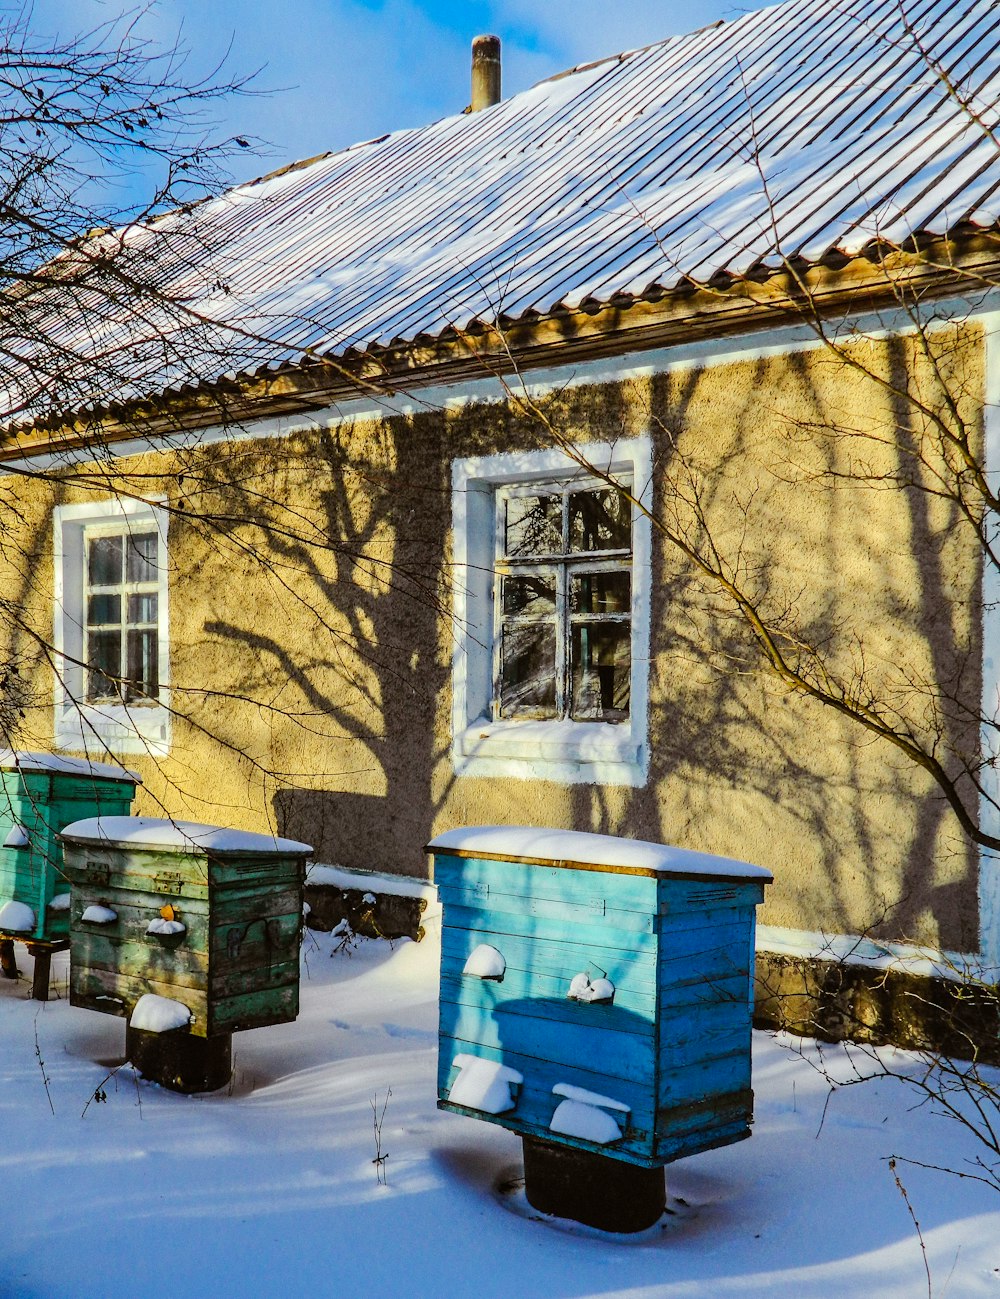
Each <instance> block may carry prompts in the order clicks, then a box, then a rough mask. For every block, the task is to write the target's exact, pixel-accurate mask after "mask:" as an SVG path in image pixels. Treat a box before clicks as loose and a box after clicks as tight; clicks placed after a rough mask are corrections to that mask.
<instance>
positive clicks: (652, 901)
mask: <svg viewBox="0 0 1000 1299" xmlns="http://www.w3.org/2000/svg"><path fill="white" fill-rule="evenodd" d="M434 883H435V884H436V885H437V887H438V888H439V889H441V888H462V889H472V890H474V891H476V892H478V893H480V894H481V895H482V896H484V897H489V898H490V905H491V906H492V905H493V900H494V899H497V898H501V897H503V896H504V895H507V896H509V897H511V898H515V899H516V898H520V899H522V900H524V899H527V898H547V899H549V900H550V901H557V902H578V903H582V904H583V905H586V906H591V905H593V904H594V903H595V901H596V900H599V899H602V898H606V899H607V900H608V903H609V905H613V906H615V907H618V908H620V909H621V910H624V911H638V912H641V913H642V914H643V915H648V914H649V913H650V912H654V911H655V910H656V906H657V880H656V879H655V878H653V877H652V876H648V875H614V874H609V873H607V872H605V871H584V870H565V869H561V868H557V867H553V866H535V865H526V864H524V863H521V862H504V861H483V860H482V859H480V858H476V857H465V858H460V857H445V856H438V857H435V860H434Z"/></svg>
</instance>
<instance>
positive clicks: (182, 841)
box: [60, 816, 312, 857]
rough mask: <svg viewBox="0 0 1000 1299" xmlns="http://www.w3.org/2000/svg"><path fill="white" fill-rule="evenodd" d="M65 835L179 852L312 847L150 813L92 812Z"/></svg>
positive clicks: (298, 851) (296, 852) (295, 851)
mask: <svg viewBox="0 0 1000 1299" xmlns="http://www.w3.org/2000/svg"><path fill="white" fill-rule="evenodd" d="M60 837H61V838H63V839H69V840H70V841H72V842H74V843H105V844H107V843H112V844H119V843H122V844H130V845H131V846H132V847H134V848H156V849H166V850H168V851H170V850H173V851H175V852H189V853H198V852H210V853H213V854H215V853H234V854H246V855H249V854H253V855H254V856H256V855H258V854H260V853H274V854H276V855H277V854H280V855H282V856H295V857H307V856H309V855H310V854H311V853H312V848H311V847H310V846H309V844H307V843H298V842H297V841H296V840H294V839H276V838H273V837H272V836H271V835H267V834H252V833H250V832H248V831H246V830H227V829H224V828H222V827H221V826H217V825H199V824H198V823H197V822H196V821H167V820H157V819H156V818H154V817H149V816H92V817H88V818H87V819H86V820H83V821H74V822H73V823H72V825H68V826H66V828H65V829H64V830H63V831H62V833H61V835H60Z"/></svg>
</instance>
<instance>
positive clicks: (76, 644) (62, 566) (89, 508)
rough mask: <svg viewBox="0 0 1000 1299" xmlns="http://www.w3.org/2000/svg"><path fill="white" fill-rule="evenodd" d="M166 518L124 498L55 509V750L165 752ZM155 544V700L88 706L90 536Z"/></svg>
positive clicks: (167, 714)
mask: <svg viewBox="0 0 1000 1299" xmlns="http://www.w3.org/2000/svg"><path fill="white" fill-rule="evenodd" d="M167 521H168V514H167V511H166V510H164V509H162V508H161V507H160V506H158V505H156V504H152V503H149V502H146V501H136V500H132V499H130V498H127V497H122V498H120V499H119V498H111V499H109V500H105V501H88V502H85V503H83V504H80V505H59V506H57V507H56V509H55V511H54V515H53V527H54V533H55V535H54V552H55V553H54V558H55V580H54V610H53V647H54V650H55V669H56V671H55V691H54V703H55V735H54V738H55V746H56V748H57V749H71V750H82V751H84V752H85V753H87V754H90V755H93V756H97V755H99V753H100V752H101V751H108V752H111V753H149V754H154V755H158V756H162V755H164V754H166V753H168V752H169V750H170V739H171V725H170V698H169V691H168V688H167V683H168V681H169V653H168V651H169V645H170V629H169V609H168V602H167ZM150 529H153V530H155V532H156V534H157V537H158V539H159V540H158V546H157V567H158V571H159V581H158V585H157V611H158V620H157V646H158V648H157V657H158V665H159V680H160V688H159V698H158V699H156V700H134V701H132V702H130V703H125V702H123V701H116V700H109V699H102V700H95V701H88V700H87V699H86V683H87V668H86V665H85V663H84V653H85V640H86V633H85V628H84V603H83V602H84V590H85V585H86V583H85V567H84V566H85V563H86V536H87V534H88V532H92V531H100V532H104V533H107V532H112V531H116V530H117V531H121V532H123V533H124V532H136V533H139V532H148V531H150Z"/></svg>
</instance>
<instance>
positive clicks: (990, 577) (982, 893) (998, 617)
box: [979, 311, 1000, 965]
mask: <svg viewBox="0 0 1000 1299" xmlns="http://www.w3.org/2000/svg"><path fill="white" fill-rule="evenodd" d="M982 324H983V329H984V332H985V337H986V348H985V351H986V356H985V373H986V391H985V393H984V394H983V403H984V404H983V443H984V459H985V462H986V474H987V477H988V478H989V480H990V481H991V482H992V483H994V484H995V483H996V482H997V480H998V478H1000V311H997V312H992V313H991V314H989V315H987V316H984V317H983V318H982ZM994 535H996V536H997V538H998V540H1000V521H998V523H997V525H996V532H995V534H994ZM982 594H983V628H982V636H983V698H982V710H983V717H984V719H985V718H989V717H995V718H998V719H1000V573H998V572H997V570H996V569H995V568H993V567H992V566H991V565H990V564H988V563H984V564H983V593H982ZM998 739H1000V734H998V731H997V728H996V727H995V726H989V725H986V724H985V722H984V724H983V727H982V735H981V739H980V743H981V745H982V749H983V754H984V756H985V755H986V754H995V752H996V747H997V743H998ZM983 782H984V784H985V785H986V788H987V789H988V791H989V795H990V798H992V799H994V800H1000V772H998V770H997V768H996V767H986V768H984V771H983ZM979 819H980V825H981V826H982V828H983V829H984V830H986V831H988V832H989V833H991V834H994V835H996V834H1000V810H998V809H997V807H996V805H995V803H991V802H990V801H989V800H988V799H986V798H983V799H981V800H980V814H979ZM979 947H980V951H981V953H982V956H983V960H984V961H985V962H986V963H987V964H990V965H1000V856H998V855H997V854H996V853H993V852H990V851H989V849H987V848H982V849H980V852H979Z"/></svg>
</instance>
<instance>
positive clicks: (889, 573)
mask: <svg viewBox="0 0 1000 1299" xmlns="http://www.w3.org/2000/svg"><path fill="white" fill-rule="evenodd" d="M484 51H485V53H486V54H487V55H489V56H492V47H480V52H481V53H482V52H484ZM491 98H492V96H491V95H490V94H487V95H486V101H487V102H486V104H485V106H482V105H481V104H480V103H477V104H476V105H475V109H476V111H472V112H466V113H464V114H463V113H459V114H457V115H456V116H454V117H450V118H447V119H445V120H443V121H440V122H437V123H434V124H432V125H430V126H427V127H424V128H421V129H418V130H405V131H400V132H398V133H395V134H392V135H389V136H386V137H384V138H382V139H378V140H373V141H370V142H368V143H366V144H361V145H359V146H357V147H356V148H351V149H347V150H345V151H343V152H341V153H336V154H330V155H324V156H322V157H319V158H315V159H312V160H310V161H308V162H303V163H299V164H296V165H293V166H291V167H287V168H285V169H283V170H281V171H278V172H275V173H274V174H272V175H270V176H267V177H264V178H263V179H261V180H259V181H255V182H253V183H249V184H244V185H240V186H237V187H236V188H235V189H233V190H231V191H230V192H228V193H227V194H224V195H222V196H221V197H219V198H217V199H213V200H209V201H205V202H202V203H200V204H196V205H194V206H192V207H189V208H185V209H182V210H179V211H176V212H172V213H169V214H167V215H165V216H162V217H159V218H157V219H156V220H153V221H150V222H149V223H147V224H146V225H143V226H141V227H136V228H132V229H129V230H128V231H124V232H123V231H112V232H105V233H104V234H95V235H94V236H93V238H92V240H91V241H90V243H89V244H87V245H85V246H84V247H83V248H82V249H77V250H75V252H74V254H73V257H71V258H70V259H69V260H68V261H67V266H66V270H65V277H66V280H67V283H69V284H70V285H71V286H74V287H76V289H77V291H76V292H75V293H74V294H73V295H72V298H71V300H70V299H68V298H67V297H66V296H65V294H64V296H63V297H60V296H59V295H60V291H61V290H60V286H59V284H55V285H53V286H50V287H48V288H47V289H46V291H45V293H43V294H41V295H40V297H39V302H38V304H37V307H36V309H37V310H38V311H39V312H41V313H45V312H51V311H57V312H59V313H60V314H59V322H60V323H59V331H61V333H60V337H61V338H62V339H63V340H64V343H65V347H64V350H63V351H62V352H61V353H60V360H59V364H58V365H56V364H54V363H53V362H52V360H51V357H48V358H47V357H45V356H41V357H39V356H35V355H29V356H28V357H27V358H26V359H25V362H24V364H23V366H21V367H20V368H18V367H15V366H11V367H9V369H8V372H7V374H6V375H5V379H4V384H5V400H6V404H7V408H8V410H16V411H17V412H18V416H17V419H16V421H14V422H11V423H9V424H8V431H7V433H6V434H5V435H4V437H3V439H2V440H0V456H2V458H3V461H4V462H5V465H6V469H7V474H6V477H5V478H4V480H3V482H2V484H0V490H2V491H3V493H4V497H3V506H2V508H3V510H4V517H5V522H4V544H3V546H2V547H0V562H2V563H3V564H5V565H6V576H5V577H4V579H3V580H4V590H5V591H6V593H7V595H8V598H9V599H11V600H12V601H14V602H15V603H16V604H17V606H18V607H19V608H20V609H21V610H22V611H23V613H22V614H21V615H19V617H18V618H17V619H15V620H14V622H13V626H12V630H11V632H10V636H11V644H10V646H9V647H8V657H11V658H12V659H13V661H15V662H16V663H17V664H18V665H19V674H18V681H19V682H21V683H22V685H21V687H20V688H22V689H23V690H24V691H26V694H25V697H24V700H23V708H24V714H25V715H24V718H23V721H22V724H21V731H20V733H19V735H18V737H17V740H18V743H19V744H21V745H22V746H23V747H42V746H46V745H48V746H53V745H54V746H55V747H56V748H57V749H59V750H65V751H67V752H70V753H82V754H91V755H92V756H95V757H96V756H99V755H104V754H106V753H108V752H110V753H112V754H114V755H121V756H127V758H128V762H129V765H130V766H134V767H135V768H136V769H138V770H139V771H140V772H141V774H142V777H143V782H144V783H143V786H142V795H141V808H140V810H149V811H152V810H153V809H154V808H156V809H158V810H159V809H166V810H167V811H168V812H169V813H170V814H172V815H175V816H178V817H185V818H189V819H194V820H201V821H205V820H208V821H213V820H214V821H218V822H223V823H229V824H236V825H238V826H240V827H241V828H246V829H248V830H259V829H269V828H270V829H273V830H275V831H277V832H279V833H281V834H283V835H287V836H290V837H293V838H296V839H301V840H305V841H307V842H310V843H312V844H313V845H315V848H316V854H317V860H318V861H319V862H321V863H327V864H330V865H338V866H343V867H348V868H360V869H369V870H375V871H380V872H388V873H392V874H396V875H402V876H412V877H417V878H420V877H422V876H424V874H425V872H426V869H427V867H426V864H425V859H424V855H423V852H422V848H423V845H424V844H425V843H426V842H427V840H428V839H429V838H430V836H431V835H432V834H433V833H436V832H438V831H441V830H445V829H448V828H450V827H453V826H459V825H463V824H477V823H484V824H490V823H509V824H525V825H535V824H537V825H552V826H556V827H563V828H575V829H582V830H597V831H603V832H607V833H612V834H620V835H626V836H634V837H639V838H643V839H652V840H657V841H662V842H668V843H674V844H679V845H681V846H684V847H689V848H695V849H700V850H704V851H708V852H712V853H717V854H722V855H725V856H730V857H735V858H739V859H741V860H747V861H750V862H754V863H758V864H761V865H765V866H767V867H768V868H769V869H771V870H773V872H774V875H775V884H774V887H773V888H772V889H771V891H770V893H769V896H768V899H767V903H766V905H765V907H764V908H763V910H762V912H761V916H760V920H761V924H760V927H759V930H758V937H757V945H758V959H759V964H760V968H761V970H762V971H763V974H764V975H765V976H767V977H769V978H770V979H771V980H772V987H778V988H779V989H780V990H781V991H783V992H784V993H785V994H787V995H786V998H785V1006H786V1012H785V1013H786V1014H787V1015H788V1016H789V1017H790V1019H791V1021H792V1022H795V1023H801V1024H804V1023H806V1022H807V1021H809V1020H810V1018H811V1017H817V1016H818V1017H819V1019H820V1020H821V1021H822V1027H823V1031H827V1032H833V1033H836V1032H838V1031H843V1030H844V1029H845V1027H847V1028H849V1029H850V1031H855V1030H856V1029H858V1025H857V1024H856V1023H854V1020H857V1019H858V1018H859V1017H860V1019H861V1020H862V1021H863V1023H862V1024H861V1030H864V1029H865V1026H867V1029H868V1030H870V1031H871V1032H872V1033H874V1034H876V1035H878V1034H884V1033H891V1034H893V1035H895V1037H896V1038H897V1039H898V1040H904V1041H911V1040H913V1041H916V1040H922V1039H921V1038H920V1033H921V1032H923V1031H924V1030H923V1029H920V1028H914V1027H912V1025H911V1024H910V1019H912V1014H911V1012H910V1011H907V1012H906V1013H905V1014H904V1015H903V1018H902V1020H898V1018H897V1020H896V1021H894V1023H893V1024H888V1020H889V1019H892V1017H893V1016H897V1017H898V1016H899V1015H900V1013H901V1012H900V1011H899V1006H898V1004H897V1003H898V999H896V1001H893V998H892V996H890V993H891V992H892V989H893V988H894V987H897V986H898V987H899V988H902V989H903V990H904V991H905V990H906V989H908V988H909V987H910V986H911V985H910V984H909V982H908V980H911V979H913V978H916V977H923V976H928V979H927V983H926V984H922V985H921V987H931V986H933V987H935V988H937V991H936V992H935V993H934V996H935V997H937V996H939V994H940V996H942V997H945V999H946V1000H947V987H948V976H950V975H951V973H952V972H953V971H954V969H956V968H958V969H963V970H964V969H967V968H972V969H973V970H974V971H987V972H988V970H989V969H990V968H991V967H996V966H997V965H998V964H1000V868H998V866H997V864H996V855H995V851H994V850H995V849H996V848H997V847H998V846H1000V840H997V839H996V836H997V835H998V833H1000V811H998V806H997V801H996V797H995V789H996V782H995V774H994V771H993V767H992V759H993V755H994V753H995V751H996V740H997V727H996V722H997V707H998V695H997V687H998V678H997V662H998V659H997V645H998V644H1000V639H998V636H1000V626H998V619H1000V613H998V608H1000V605H998V602H997V600H996V592H997V587H998V572H997V567H998V561H997V557H996V550H995V537H996V526H995V524H994V522H993V518H994V514H993V510H994V506H995V504H996V501H995V498H994V492H995V488H994V486H993V484H994V483H995V481H996V480H995V478H994V476H993V475H994V474H995V473H996V471H997V469H998V467H1000V466H998V464H997V461H996V456H997V454H998V453H997V445H998V437H1000V414H998V407H997V399H998V396H1000V392H998V389H997V384H998V381H1000V380H998V375H1000V354H998V346H1000V344H998V334H997V319H998V318H997V315H996V311H997V306H998V303H1000V298H998V295H997V287H996V286H997V272H998V268H1000V243H998V220H1000V158H998V149H1000V145H998V140H997V135H996V125H997V111H998V98H1000V33H998V31H997V28H996V23H995V8H994V6H993V5H992V4H991V3H989V0H964V2H963V3H962V4H961V5H958V6H956V5H955V4H954V3H951V2H950V0H949V2H947V3H946V2H945V0H844V2H843V3H835V4H833V5H831V4H830V3H829V0H786V3H783V4H780V5H777V6H775V7H772V8H769V9H764V10H761V11H760V12H757V13H751V14H747V15H745V16H744V17H741V18H739V19H737V20H736V21H734V22H732V23H725V24H719V25H716V26H714V27H711V28H706V29H704V30H702V31H698V32H695V33H693V34H691V35H689V36H684V37H674V38H670V39H668V40H665V41H663V42H662V43H660V44H657V45H653V46H650V47H649V48H647V49H642V50H636V51H632V52H628V53H624V54H620V55H615V56H614V57H611V58H609V59H606V60H603V61H600V62H597V63H594V64H592V65H589V66H586V67H581V68H576V69H573V70H572V71H570V72H568V73H566V74H564V75H562V76H560V77H557V78H554V79H552V80H550V81H547V82H544V83H542V84H540V85H538V86H536V87H534V88H533V89H531V90H528V91H526V92H524V93H523V94H519V95H516V96H514V97H512V98H509V99H507V100H499V101H498V102H489V101H490V99H491ZM121 257H124V258H125V259H126V265H127V267H128V268H129V274H130V275H138V276H140V277H141V276H142V275H144V274H145V275H147V276H148V277H149V281H150V282H151V283H152V284H153V285H155V290H156V291H155V294H152V295H146V296H145V297H144V298H143V299H142V300H141V303H140V304H137V303H135V302H131V303H130V302H128V301H123V298H122V294H121V293H114V292H111V291H108V290H107V289H106V286H105V280H102V279H101V278H100V275H99V274H98V271H101V272H102V273H105V274H106V273H107V271H108V266H112V265H114V264H117V263H115V259H116V258H121ZM77 274H78V275H79V277H80V283H79V285H76V283H75V281H74V278H73V277H74V275H77ZM39 376H41V378H39ZM158 814H159V811H158ZM928 952H929V953H931V955H932V956H933V958H934V962H936V964H935V963H934V962H932V964H931V965H928V962H927V953H928ZM921 962H923V963H922V964H921ZM887 965H888V966H891V967H892V969H891V972H890V973H889V974H886V968H885V967H886V966H887ZM873 969H874V971H875V973H874V975H873V974H872V973H871V971H872V970H873ZM942 971H943V972H944V975H945V976H946V977H944V978H943V979H938V981H937V983H932V981H931V980H930V977H929V976H930V974H935V973H936V974H937V975H941V973H942ZM976 977H977V978H978V977H979V975H978V974H977V975H976ZM986 982H987V985H988V983H989V980H988V977H987V980H986ZM941 988H944V989H945V991H944V992H941ZM887 989H888V990H889V991H887ZM980 991H982V992H983V996H984V998H985V1001H986V1003H987V1008H988V1006H989V995H988V987H987V988H986V989H980ZM793 992H794V993H796V994H798V993H801V994H802V998H803V1003H802V1004H803V1007H804V1009H803V1010H802V1012H801V1014H799V1013H798V1012H790V1011H788V1010H787V1007H788V1005H789V1004H790V1003H789V1001H788V995H791V993H793ZM927 995H928V996H929V995H930V994H927ZM887 998H888V1000H887ZM768 1005H769V1006H770V1009H768ZM768 1005H764V1006H763V1012H762V1013H765V1014H773V1013H775V1012H774V1005H773V1004H772V1003H768ZM991 1013H992V1012H991ZM847 1021H850V1023H848V1022H847ZM852 1024H853V1027H852ZM887 1025H888V1026H887ZM859 1031H860V1030H859Z"/></svg>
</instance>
